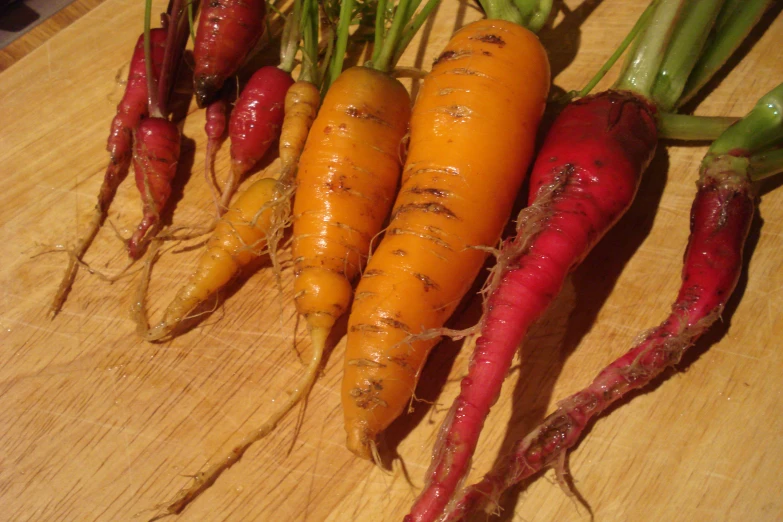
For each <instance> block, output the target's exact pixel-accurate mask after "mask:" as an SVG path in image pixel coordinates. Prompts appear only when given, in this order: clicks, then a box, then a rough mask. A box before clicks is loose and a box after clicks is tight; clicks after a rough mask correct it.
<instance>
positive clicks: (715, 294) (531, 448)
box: [447, 169, 754, 520]
mask: <svg viewBox="0 0 783 522" xmlns="http://www.w3.org/2000/svg"><path fill="white" fill-rule="evenodd" d="M750 185H751V184H750V180H749V179H748V178H747V177H746V176H744V175H741V174H740V175H736V174H734V173H732V172H731V171H730V170H728V169H727V170H721V169H719V170H717V171H715V172H704V171H703V172H702V175H701V176H700V179H699V182H698V191H697V194H696V198H695V199H694V201H693V205H692V207H691V235H690V238H689V239H688V247H687V249H686V251H685V258H684V263H683V270H682V285H681V287H680V290H679V294H678V296H677V299H676V301H675V303H674V304H673V305H672V313H671V315H670V316H669V317H668V318H667V319H666V320H665V321H664V322H663V323H661V324H660V325H659V326H658V327H656V328H654V329H652V330H650V331H649V332H647V335H645V336H644V337H643V338H642V339H641V340H640V341H639V342H638V343H637V344H636V345H635V346H633V347H632V348H631V350H629V351H628V352H627V353H625V354H624V355H623V356H621V357H620V358H618V359H617V360H615V361H614V362H612V363H611V364H610V365H609V366H607V367H606V368H605V369H604V370H602V371H601V373H600V374H599V375H598V376H597V377H596V378H595V380H594V381H593V382H592V383H591V384H590V385H589V386H588V387H587V388H585V389H583V390H582V391H579V392H577V393H575V394H574V395H572V396H570V397H568V398H567V399H566V400H564V401H561V402H560V403H559V406H558V409H557V411H555V412H554V413H552V414H551V415H549V416H548V417H547V418H546V419H544V421H543V422H542V423H541V424H540V425H539V426H537V427H536V428H535V429H534V430H532V431H531V432H530V434H529V435H528V436H526V437H525V438H524V439H522V440H520V441H519V442H518V443H517V445H516V447H515V449H514V452H513V453H512V454H510V455H508V456H507V457H506V458H504V459H503V461H502V462H501V464H500V466H498V467H497V468H496V469H494V470H493V471H492V472H491V473H489V474H488V475H486V476H485V477H484V479H483V480H482V481H481V482H479V483H478V484H475V485H473V486H471V487H470V488H468V489H467V490H466V491H465V493H464V494H463V496H462V497H461V498H459V499H458V500H457V501H456V502H455V504H454V506H452V510H451V511H450V513H449V515H448V518H447V520H462V518H463V517H464V516H465V515H467V514H468V513H472V512H476V511H478V510H480V509H482V508H485V507H486V506H492V505H495V504H497V502H498V500H499V498H500V495H501V494H502V493H503V492H504V491H505V490H506V489H508V488H509V487H511V486H512V485H514V484H516V483H517V482H519V481H521V480H523V479H525V478H527V477H530V476H532V475H533V474H535V473H537V472H538V471H540V470H541V469H543V468H544V467H546V466H549V465H552V464H553V463H554V462H555V461H556V459H557V458H558V457H559V456H560V455H562V453H563V452H565V451H566V450H567V449H569V448H571V447H573V446H574V445H575V444H576V443H577V442H578V441H579V438H580V437H581V435H582V433H583V432H584V429H585V427H586V426H587V423H588V422H589V421H590V419H592V418H594V417H596V416H598V415H600V414H601V413H602V412H603V411H605V410H606V408H608V407H609V406H610V405H611V404H613V403H614V402H616V401H617V400H619V399H620V398H621V397H623V396H624V395H626V394H627V393H628V392H630V391H632V390H635V389H639V388H641V387H643V386H645V385H647V384H649V383H650V381H651V380H653V379H654V378H655V377H656V376H658V375H659V374H660V373H661V372H662V371H663V370H665V369H666V368H668V367H670V366H672V365H675V364H677V363H678V362H679V361H680V359H681V357H682V355H683V353H684V352H685V350H686V349H687V348H688V347H690V346H692V345H693V343H694V342H695V341H696V339H698V338H699V337H700V336H701V334H702V333H704V332H705V331H706V330H707V329H708V328H709V327H710V326H711V325H712V324H714V323H715V322H716V321H717V320H718V319H719V318H720V314H721V312H722V311H723V308H724V306H725V305H726V302H727V301H728V299H729V297H730V296H731V294H732V292H733V291H734V289H735V288H736V285H737V281H738V280H739V276H740V274H741V271H742V250H743V247H744V244H745V240H746V239H747V236H748V232H749V230H750V224H751V221H752V218H753V210H754V202H753V194H752V190H751V186H750Z"/></svg>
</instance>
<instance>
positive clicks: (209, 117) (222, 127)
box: [204, 98, 228, 146]
mask: <svg viewBox="0 0 783 522" xmlns="http://www.w3.org/2000/svg"><path fill="white" fill-rule="evenodd" d="M227 112H228V103H226V100H224V99H223V98H218V99H217V100H215V101H213V102H212V103H210V104H209V106H207V110H206V116H205V117H206V122H205V123H204V132H205V133H206V135H207V138H209V141H210V143H212V145H214V144H215V143H216V142H217V141H219V140H220V139H221V138H222V137H223V135H224V134H225V133H226V121H227V120H228V118H227V116H226V113H227ZM207 146H209V145H207Z"/></svg>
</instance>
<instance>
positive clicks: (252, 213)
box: [147, 178, 279, 340]
mask: <svg viewBox="0 0 783 522" xmlns="http://www.w3.org/2000/svg"><path fill="white" fill-rule="evenodd" d="M278 196H279V194H278V183H277V181H276V180H274V179H272V178H263V179H260V180H258V181H256V182H255V183H253V184H252V185H250V186H249V187H248V188H247V190H245V191H244V192H242V193H241V194H239V196H237V198H236V200H235V201H234V202H233V203H232V205H231V207H230V208H229V209H228V211H227V212H226V213H225V214H224V215H223V217H222V218H221V219H220V221H218V223H217V225H216V226H215V231H214V232H213V234H212V237H210V239H209V241H208V242H207V245H206V249H205V251H204V253H203V254H202V256H201V257H200V258H199V260H198V262H197V264H196V269H195V270H194V271H193V273H192V274H191V276H190V277H189V278H188V281H187V283H186V284H185V285H183V286H182V287H181V288H180V289H179V291H178V292H177V295H176V297H175V298H174V299H173V300H172V302H171V304H169V306H168V307H167V308H166V311H165V313H164V317H163V320H162V321H161V323H160V324H159V325H158V326H157V327H155V328H154V329H153V330H151V333H150V334H149V335H148V336H147V339H148V340H159V339H160V338H162V337H164V336H165V335H168V334H169V333H170V332H171V331H172V330H173V329H174V328H176V327H177V326H178V325H179V324H180V323H181V322H182V321H183V320H184V319H185V318H186V317H187V315H188V314H189V313H190V312H191V311H193V309H195V308H196V307H197V306H198V305H200V304H201V303H203V302H205V301H206V300H207V299H209V298H210V297H211V296H212V295H214V294H215V293H216V292H217V291H218V290H220V289H221V288H223V287H224V286H225V285H226V284H228V282H229V281H231V279H233V278H234V276H236V274H237V273H238V272H239V270H240V269H241V268H242V267H244V266H246V265H247V264H248V263H249V262H250V261H252V260H253V259H255V258H257V257H258V256H259V255H260V254H261V253H262V252H263V251H264V250H265V248H266V237H267V233H268V230H269V224H270V218H271V216H272V210H271V208H266V209H264V207H265V206H267V207H268V206H269V205H271V204H272V202H274V200H275V198H277V197H278Z"/></svg>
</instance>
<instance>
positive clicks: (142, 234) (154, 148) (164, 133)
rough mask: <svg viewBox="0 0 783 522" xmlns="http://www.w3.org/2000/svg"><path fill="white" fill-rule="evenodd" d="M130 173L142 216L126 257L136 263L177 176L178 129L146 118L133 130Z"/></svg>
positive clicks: (170, 124)
mask: <svg viewBox="0 0 783 522" xmlns="http://www.w3.org/2000/svg"><path fill="white" fill-rule="evenodd" d="M135 140H136V142H135V144H134V147H133V170H134V172H135V175H136V187H137V188H138V189H139V192H140V193H141V201H142V205H143V216H142V220H141V223H139V226H138V227H137V228H136V231H135V232H134V233H133V236H131V238H130V240H129V242H128V254H129V255H130V257H131V258H133V259H138V258H139V257H140V256H141V254H142V252H143V250H144V246H145V245H146V243H147V237H148V235H149V234H148V232H149V231H150V230H154V229H155V228H157V226H158V224H159V223H160V212H161V210H162V209H163V207H164V206H165V205H166V202H167V201H168V199H169V196H170V195H171V180H172V179H174V175H175V174H176V172H177V161H178V160H179V149H180V136H179V130H178V129H177V126H176V125H174V124H173V123H172V122H170V121H168V120H167V119H165V118H147V119H145V120H143V121H142V122H141V123H140V124H139V126H138V127H137V128H136V132H135Z"/></svg>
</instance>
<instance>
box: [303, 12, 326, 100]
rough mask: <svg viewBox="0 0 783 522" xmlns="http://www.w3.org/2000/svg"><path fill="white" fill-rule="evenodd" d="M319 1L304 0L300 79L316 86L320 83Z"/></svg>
mask: <svg viewBox="0 0 783 522" xmlns="http://www.w3.org/2000/svg"><path fill="white" fill-rule="evenodd" d="M318 23H319V18H318V1H317V0H304V5H303V6H302V24H301V27H300V31H301V33H302V69H301V71H300V73H299V79H300V80H302V81H306V82H310V83H312V84H314V85H316V86H318V85H319V84H320V79H321V76H320V72H319V70H318Z"/></svg>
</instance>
